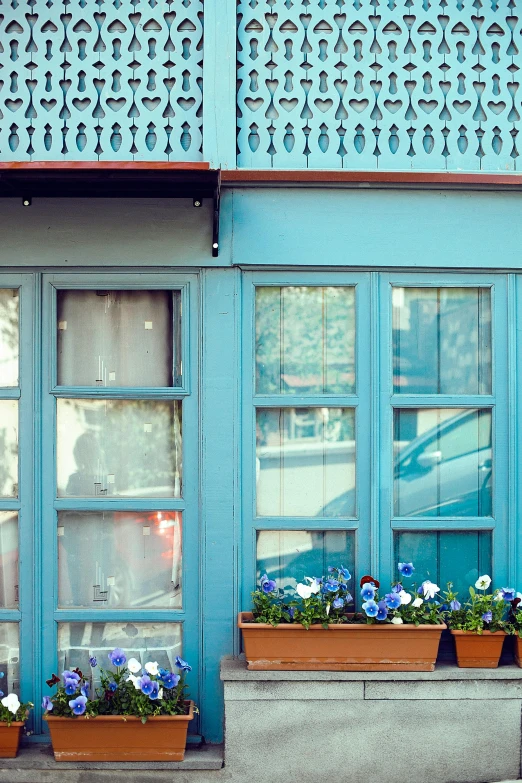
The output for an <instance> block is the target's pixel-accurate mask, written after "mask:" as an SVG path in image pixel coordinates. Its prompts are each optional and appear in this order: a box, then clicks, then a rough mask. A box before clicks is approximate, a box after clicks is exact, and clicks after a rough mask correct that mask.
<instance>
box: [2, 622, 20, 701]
mask: <svg viewBox="0 0 522 783" xmlns="http://www.w3.org/2000/svg"><path fill="white" fill-rule="evenodd" d="M18 633H19V626H18V623H0V672H3V673H4V674H5V677H3V678H2V680H1V681H0V690H2V691H3V692H4V693H5V695H7V694H8V693H11V692H13V691H14V692H15V693H16V694H17V695H18V696H19V695H20V650H19V636H18Z"/></svg>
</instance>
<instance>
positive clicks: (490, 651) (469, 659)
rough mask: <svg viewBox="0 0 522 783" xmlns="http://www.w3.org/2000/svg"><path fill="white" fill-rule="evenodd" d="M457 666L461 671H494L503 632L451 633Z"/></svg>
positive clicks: (500, 650)
mask: <svg viewBox="0 0 522 783" xmlns="http://www.w3.org/2000/svg"><path fill="white" fill-rule="evenodd" d="M451 635H452V636H453V638H454V639H455V651H456V653H457V666H460V667H461V668H462V669H496V668H497V666H498V662H499V660H500V654H501V652H502V645H503V644H504V638H505V636H506V633H505V631H495V632H494V633H492V632H491V631H484V632H483V633H482V634H478V633H473V631H452V632H451Z"/></svg>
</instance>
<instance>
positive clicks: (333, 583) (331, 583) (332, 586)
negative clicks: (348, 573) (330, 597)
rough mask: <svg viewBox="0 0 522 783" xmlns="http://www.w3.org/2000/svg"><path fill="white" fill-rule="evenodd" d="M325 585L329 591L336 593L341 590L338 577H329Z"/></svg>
mask: <svg viewBox="0 0 522 783" xmlns="http://www.w3.org/2000/svg"><path fill="white" fill-rule="evenodd" d="M324 587H325V590H326V591H327V592H328V593H336V592H337V591H338V590H339V582H338V581H337V580H336V579H329V580H328V581H327V582H325V585H324Z"/></svg>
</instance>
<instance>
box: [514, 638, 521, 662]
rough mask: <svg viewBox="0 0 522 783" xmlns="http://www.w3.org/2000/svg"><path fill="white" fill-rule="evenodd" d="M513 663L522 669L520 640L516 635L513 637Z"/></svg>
mask: <svg viewBox="0 0 522 783" xmlns="http://www.w3.org/2000/svg"><path fill="white" fill-rule="evenodd" d="M515 662H516V664H517V666H520V668H522V639H521V638H520V636H519V635H518V634H517V635H516V636H515Z"/></svg>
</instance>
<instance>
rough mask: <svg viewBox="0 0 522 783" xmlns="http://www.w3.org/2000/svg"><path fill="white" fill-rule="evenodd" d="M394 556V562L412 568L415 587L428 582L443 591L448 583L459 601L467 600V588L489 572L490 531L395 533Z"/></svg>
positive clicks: (490, 564)
mask: <svg viewBox="0 0 522 783" xmlns="http://www.w3.org/2000/svg"><path fill="white" fill-rule="evenodd" d="M395 552H396V556H395V562H397V563H401V562H403V563H404V562H405V563H413V565H414V566H415V573H414V577H415V579H414V581H415V583H416V584H420V583H421V582H423V581H424V579H431V580H432V581H433V582H435V583H436V584H438V585H439V586H440V587H441V588H442V589H443V590H445V589H446V585H447V583H448V582H450V581H451V582H452V583H453V587H454V589H455V590H457V592H458V593H459V594H460V596H461V599H464V598H467V597H469V593H468V588H469V586H470V585H474V584H475V582H476V581H477V578H478V576H479V574H490V575H491V571H492V557H491V533H490V532H489V531H476V530H474V531H470V532H467V531H466V532H463V531H452V532H446V531H436V530H434V531H427V532H420V531H419V532H417V531H415V532H409V531H408V532H401V533H396V534H395Z"/></svg>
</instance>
